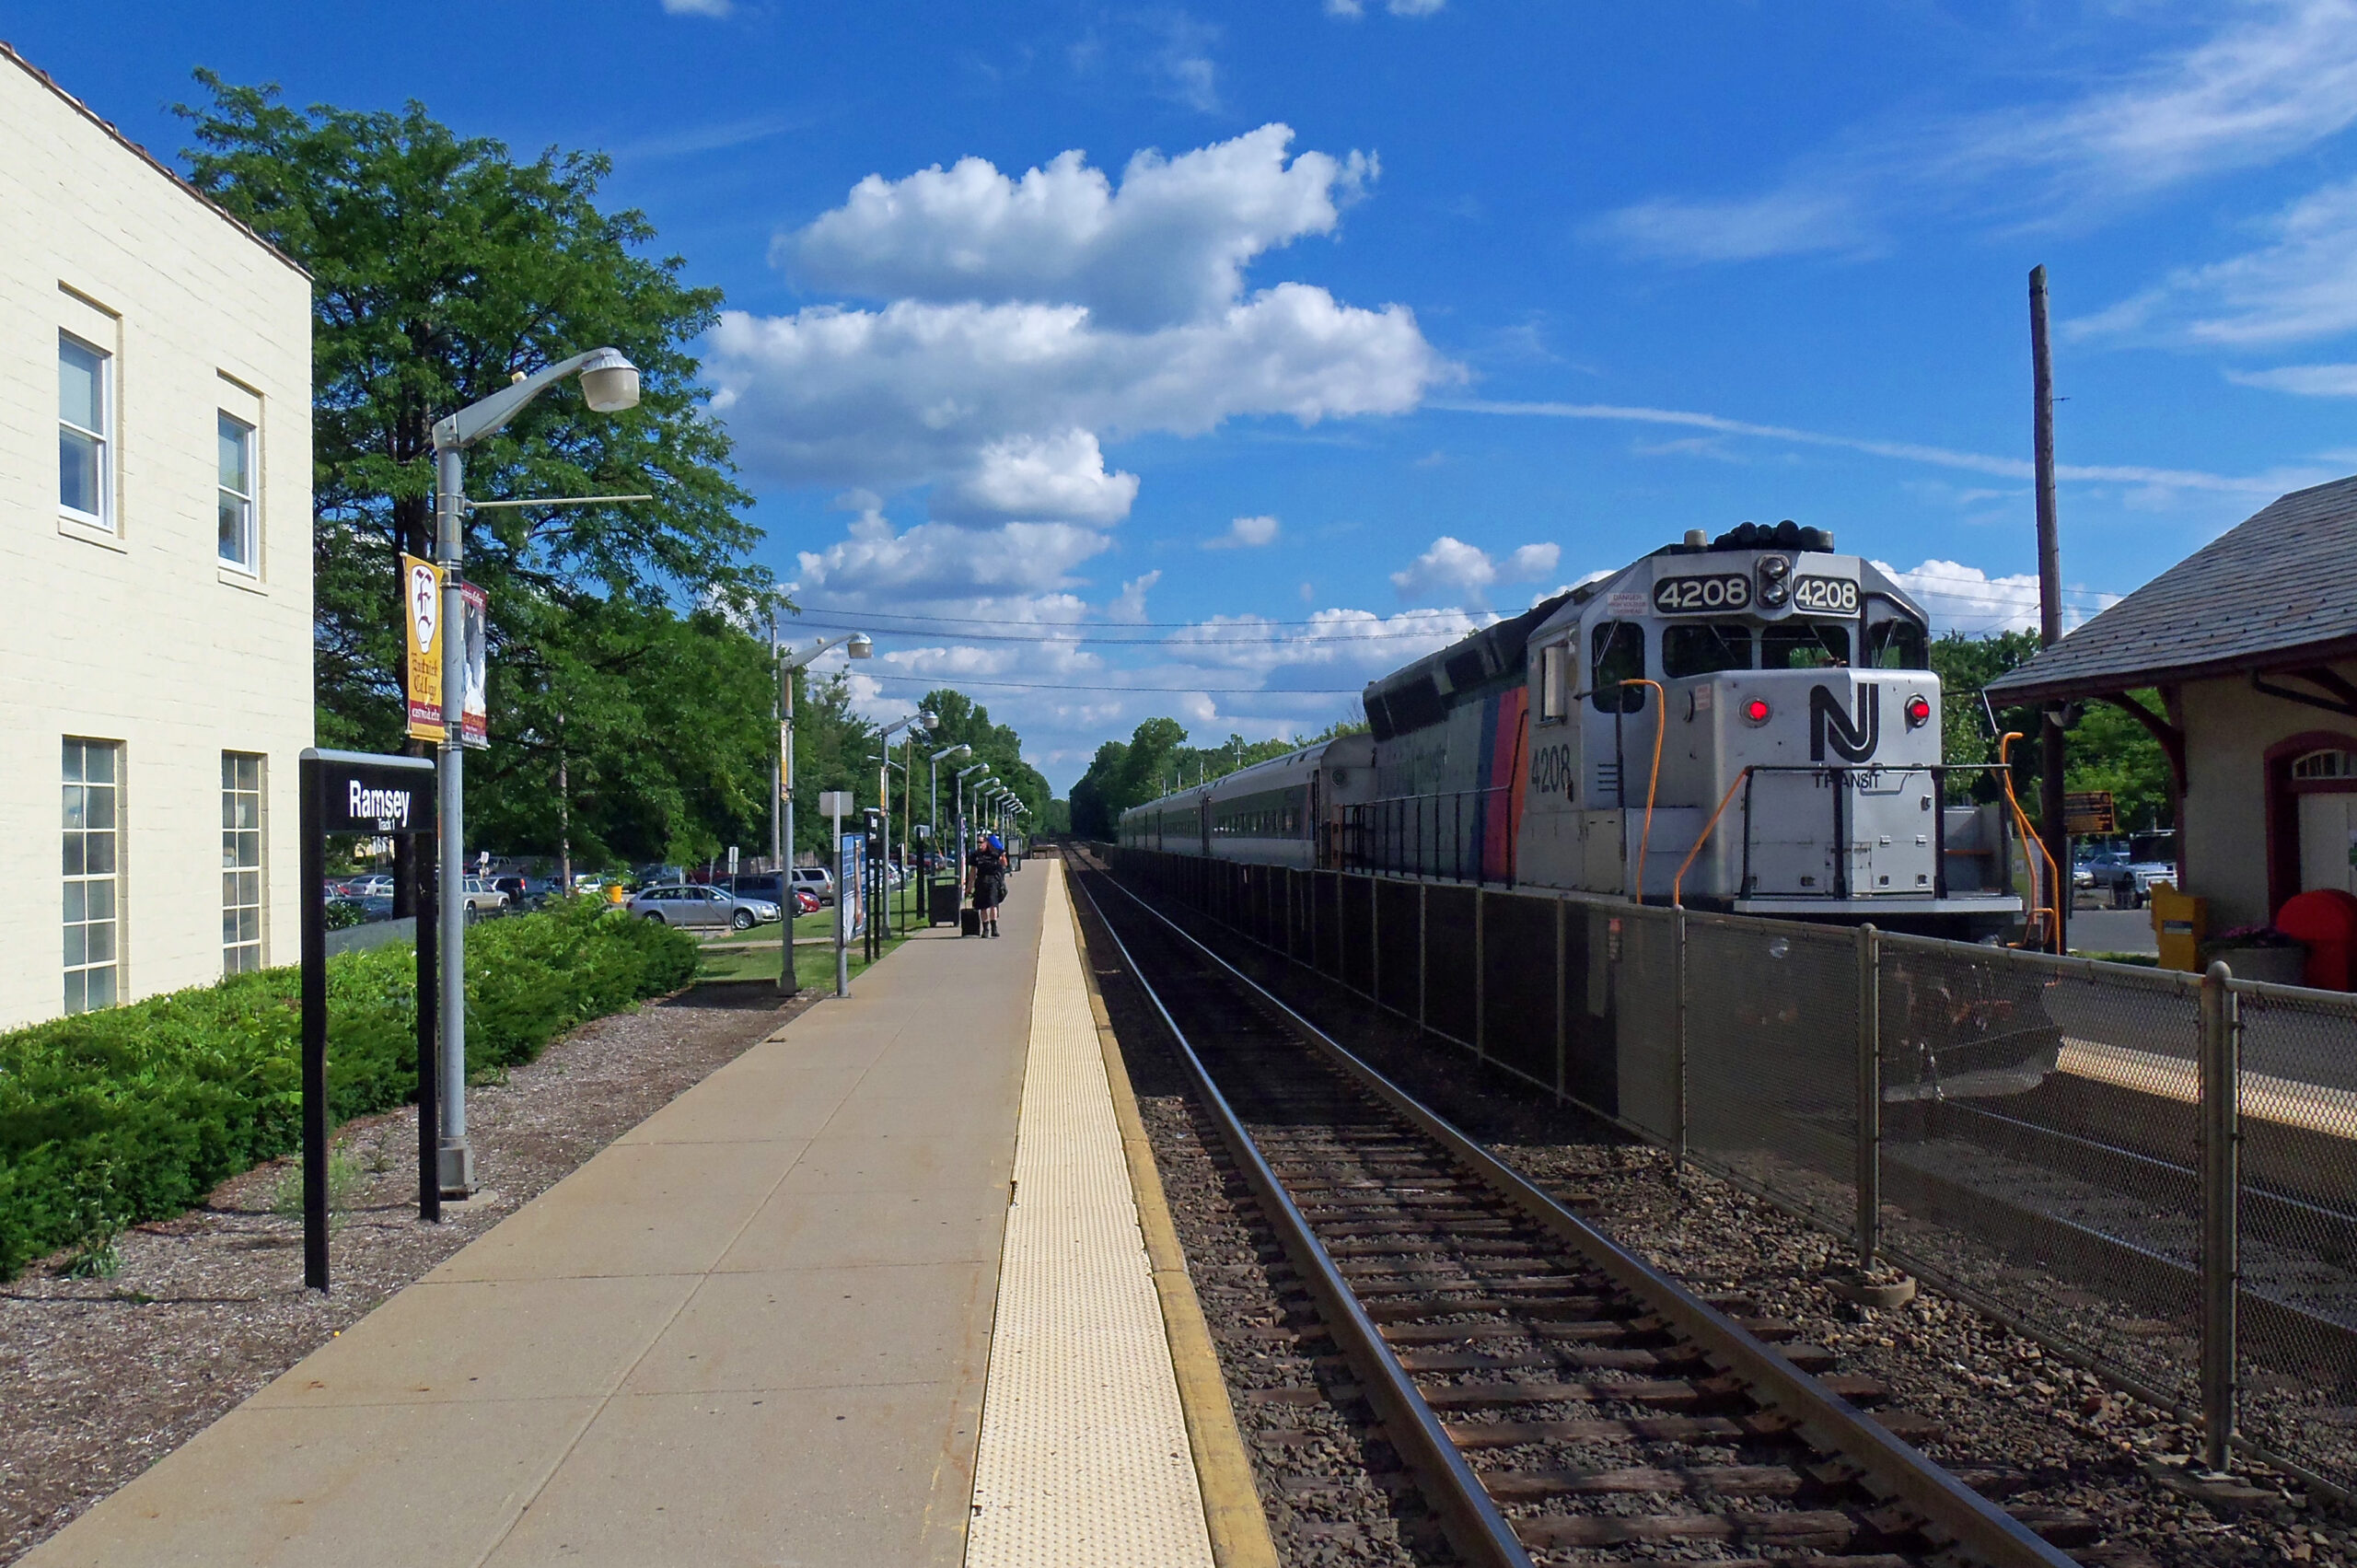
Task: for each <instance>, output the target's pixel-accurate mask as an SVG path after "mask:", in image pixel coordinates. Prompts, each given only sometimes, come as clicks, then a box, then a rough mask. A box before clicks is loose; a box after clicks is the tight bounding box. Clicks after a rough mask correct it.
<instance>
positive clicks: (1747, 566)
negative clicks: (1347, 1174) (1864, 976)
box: [1120, 522, 2022, 938]
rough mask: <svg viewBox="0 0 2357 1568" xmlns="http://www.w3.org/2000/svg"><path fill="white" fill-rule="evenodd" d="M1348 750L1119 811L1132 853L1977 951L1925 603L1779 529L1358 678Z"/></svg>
mask: <svg viewBox="0 0 2357 1568" xmlns="http://www.w3.org/2000/svg"><path fill="white" fill-rule="evenodd" d="M1364 700H1365V706H1366V716H1367V720H1368V724H1369V726H1370V731H1369V733H1367V734H1365V735H1359V736H1352V737H1347V738H1342V739H1340V740H1336V741H1332V742H1329V743H1323V744H1320V745H1318V746H1313V747H1307V748H1305V749H1301V750H1299V751H1295V752H1293V753H1291V754H1289V755H1287V756H1284V757H1281V758H1278V759H1276V760H1274V761H1269V762H1263V763H1260V764H1258V765H1257V766H1254V767H1250V768H1246V769H1242V770H1240V771H1238V772H1234V773H1230V774H1228V775H1227V776H1226V777H1225V778H1222V779H1218V780H1215V781H1213V782H1212V783H1210V784H1205V785H1201V786H1198V787H1197V788H1194V789H1190V790H1181V791H1179V792H1177V793H1174V794H1172V795H1168V796H1163V797H1162V798H1161V799H1159V800H1155V801H1149V802H1147V803H1146V804H1144V805H1143V806H1139V807H1133V808H1132V809H1131V810H1130V811H1127V812H1125V813H1123V815H1122V819H1121V827H1120V837H1121V842H1123V843H1125V844H1130V845H1133V846H1136V847H1142V848H1149V849H1160V850H1165V851H1168V852H1171V853H1176V854H1197V855H1205V856H1209V857H1212V858H1215V859H1225V860H1240V861H1248V862H1252V863H1255V864H1263V865H1289V866H1296V867H1303V866H1321V867H1328V868H1334V869H1346V870H1348V869H1355V870H1365V871H1376V872H1387V873H1392V874H1396V875H1401V876H1409V877H1438V878H1448V879H1455V880H1465V881H1481V882H1494V883H1502V884H1505V885H1509V886H1523V887H1534V886H1535V887H1541V888H1560V889H1567V890H1572V891H1581V892H1589V893H1599V894H1608V895H1619V896H1622V897H1628V896H1631V895H1636V896H1640V897H1642V898H1643V899H1644V900H1647V901H1655V902H1666V901H1668V900H1670V898H1671V897H1672V895H1673V893H1675V895H1676V896H1677V897H1678V900H1680V901H1682V902H1683V903H1685V904H1687V905H1688V906H1689V907H1698V908H1711V909H1719V910H1728V911H1733V912H1737V913H1750V914H1769V915H1794V916H1804V917H1809V918H1815V919H1821V920H1834V921H1863V920H1872V921H1874V922H1875V923H1877V924H1880V925H1882V926H1884V927H1886V928H1888V929H1895V930H1911V931H1918V932H1922V933H1925V934H1928V935H1952V936H1962V937H1967V938H1972V937H1978V936H1980V935H1986V934H1989V933H1991V932H1993V931H1996V930H1998V929H2001V928H2003V927H2004V926H2005V925H2008V924H2010V923H2015V922H2017V921H2019V919H2020V918H2021V914H2022V905H2021V900H2020V899H2019V898H2018V897H2016V896H2015V895H2014V893H2013V892H2012V891H2011V890H2010V886H2009V884H2010V881H2011V877H2010V874H2009V871H2008V868H2007V855H2008V854H2009V845H2008V835H2007V833H2006V831H2005V817H2004V814H2003V808H2002V807H1998V806H1994V805H1982V806H1972V805H1951V804H1949V796H1950V795H1951V794H1953V793H1955V792H1953V791H1952V790H1951V789H1950V788H1949V787H1948V783H1949V781H1948V775H1949V773H1950V772H1952V770H1950V769H1948V768H1946V767H1945V766H1944V765H1943V763H1942V761H1941V757H1942V752H1941V718H1942V714H1941V691H1940V681H1939V678H1938V677H1937V676H1936V675H1934V674H1933V672H1932V670H1931V668H1930V662H1929V658H1928V622H1927V618H1926V617H1925V615H1924V613H1923V610H1922V608H1921V607H1920V606H1919V605H1917V604H1916V603H1915V601H1914V600H1913V599H1912V598H1910V597H1909V596H1908V595H1907V593H1906V592H1905V591H1904V590H1903V589H1901V588H1900V587H1899V586H1898V584H1897V583H1895V582H1894V581H1892V580H1891V579H1890V577H1889V576H1888V575H1887V574H1885V573H1883V572H1882V571H1880V570H1878V569H1877V568H1876V567H1875V565H1874V564H1873V563H1871V562H1868V561H1864V560H1863V559H1861V558H1860V557H1858V556H1855V555H1843V554H1840V553H1838V552H1836V551H1835V549H1834V543H1833V539H1832V537H1831V536H1830V535H1829V534H1826V533H1824V532H1822V531H1820V530H1818V529H1815V528H1798V527H1796V526H1795V525H1794V524H1792V523H1790V522H1785V523H1781V524H1778V525H1776V526H1775V527H1774V528H1759V527H1756V526H1754V525H1752V524H1749V523H1747V524H1744V525H1743V526H1742V527H1741V528H1736V529H1734V530H1732V531H1730V532H1727V533H1724V534H1721V535H1720V536H1719V537H1718V538H1716V539H1710V540H1706V539H1705V538H1704V536H1703V535H1702V533H1701V531H1699V530H1697V531H1694V532H1690V533H1689V534H1688V535H1687V536H1686V538H1685V540H1684V541H1683V542H1681V543H1678V544H1673V545H1668V546H1666V547H1665V548H1663V549H1661V550H1658V551H1655V552H1654V553H1653V554H1651V555H1648V556H1646V557H1645V558H1643V560H1640V561H1637V562H1635V563H1631V565H1629V566H1626V567H1624V568H1622V569H1621V570H1620V572H1617V573H1615V574H1613V575H1611V576H1609V577H1607V578H1604V579H1602V580H1600V581H1598V582H1596V583H1591V584H1585V585H1583V586H1582V587H1577V588H1574V589H1573V590H1571V591H1570V592H1568V593H1565V594H1562V595H1558V596H1556V597H1554V598H1550V599H1547V600H1545V601H1543V602H1541V603H1539V604H1538V605H1536V606H1534V607H1532V608H1531V609H1530V610H1527V611H1525V612H1524V613H1523V614H1520V615H1517V616H1515V617H1512V618H1510V619H1508V620H1504V621H1499V622H1498V623H1496V624H1495V625H1492V626H1490V627H1487V628H1485V629H1483V630H1482V631H1480V632H1477V633H1473V634H1472V635H1470V636H1469V637H1467V638H1465V639H1463V640H1462V641H1460V642H1458V643H1457V644H1454V645H1451V646H1449V647H1446V648H1444V649H1442V650H1440V651H1439V652H1437V653H1434V654H1432V655H1430V656H1427V657H1424V658H1422V659H1419V660H1417V661H1416V662H1415V663H1413V664H1411V665H1408V666H1407V667H1405V668H1401V669H1399V670H1397V671H1395V672H1393V673H1392V674H1390V675H1387V676H1385V677H1383V678H1382V679H1378V680H1376V681H1374V682H1372V683H1371V684H1369V685H1368V687H1367V688H1366V691H1365V694H1364Z"/></svg>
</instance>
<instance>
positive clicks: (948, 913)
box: [925, 882, 961, 925]
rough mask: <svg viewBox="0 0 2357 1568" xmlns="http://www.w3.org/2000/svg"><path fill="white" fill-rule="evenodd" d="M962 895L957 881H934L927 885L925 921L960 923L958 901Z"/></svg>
mask: <svg viewBox="0 0 2357 1568" xmlns="http://www.w3.org/2000/svg"><path fill="white" fill-rule="evenodd" d="M960 897H961V894H960V892H959V889H958V884H957V883H955V882H933V883H928V884H927V885H926V892H925V898H926V900H928V901H927V903H926V905H925V923H926V924H927V925H955V924H957V923H958V900H959V898H960Z"/></svg>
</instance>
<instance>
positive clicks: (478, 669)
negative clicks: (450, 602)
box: [459, 583, 491, 749]
mask: <svg viewBox="0 0 2357 1568" xmlns="http://www.w3.org/2000/svg"><path fill="white" fill-rule="evenodd" d="M459 598H461V599H462V600H464V601H465V604H466V607H467V615H466V639H467V641H466V656H467V689H466V691H465V693H464V696H463V699H462V700H461V702H460V703H459V744H461V745H464V746H471V747H475V748H476V749H482V748H486V747H488V746H490V744H491V697H490V688H489V686H488V685H487V682H488V680H489V679H490V668H491V595H489V594H488V593H486V592H484V591H483V590H482V589H481V588H479V587H475V586H474V585H473V584H472V583H460V584H459Z"/></svg>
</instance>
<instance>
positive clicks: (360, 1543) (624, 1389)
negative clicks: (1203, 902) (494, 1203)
mask: <svg viewBox="0 0 2357 1568" xmlns="http://www.w3.org/2000/svg"><path fill="white" fill-rule="evenodd" d="M1060 874H1061V873H1060V871H1059V870H1058V869H1057V868H1056V867H1055V866H1054V865H1053V863H1051V862H1045V861H1040V862H1034V863H1033V864H1032V865H1030V866H1028V867H1026V869H1025V870H1024V872H1023V873H1022V874H1021V875H1019V876H1017V877H1014V878H1013V879H1012V882H1011V887H1010V894H1009V900H1008V902H1007V905H1006V908H1005V910H1004V913H1003V915H1002V925H1003V928H1004V931H1005V933H1006V935H1005V936H1004V937H1002V938H1001V939H999V940H997V941H977V940H973V939H965V940H960V939H958V937H957V936H956V935H955V934H954V933H953V932H952V931H949V930H947V929H944V930H942V931H939V932H937V933H934V934H929V935H920V936H918V937H916V938H915V939H914V940H912V941H911V943H910V944H909V945H908V946H906V947H903V948H901V949H900V951H898V952H896V953H895V954H894V955H893V956H892V957H891V958H888V959H887V960H886V961H885V962H883V963H881V964H879V965H877V967H875V968H874V969H872V970H868V971H867V972H866V973H865V974H864V975H862V976H861V977H860V979H859V980H858V981H856V982H855V983H854V987H853V995H852V996H851V998H850V999H849V1000H847V1001H842V1002H836V1001H828V1002H825V1003H823V1004H821V1005H819V1006H818V1007H816V1008H813V1009H812V1010H811V1011H809V1012H808V1013H807V1014H805V1015H804V1016H801V1017H800V1018H798V1019H796V1020H795V1022H794V1023H792V1024H791V1025H789V1026H787V1027H786V1028H784V1029H783V1030H781V1031H780V1032H779V1033H778V1034H777V1035H775V1036H772V1038H771V1039H770V1040H766V1041H764V1042H763V1043H762V1044H761V1045H759V1046H756V1047H755V1048H754V1049H753V1050H751V1051H748V1052H747V1053H746V1054H745V1055H744V1056H742V1057H740V1058H738V1059H737V1061H736V1062H734V1063H730V1064H729V1065H728V1066H726V1067H724V1068H722V1069H721V1070H720V1071H718V1072H716V1073H714V1074H713V1075H712V1076H711V1077H709V1078H707V1079H706V1080H705V1081H704V1082H703V1083H702V1084H701V1085H699V1086H696V1087H695V1088H693V1089H691V1090H690V1091H689V1092H688V1093H687V1094H685V1095H682V1096H681V1097H680V1098H678V1099H677V1100H675V1101H673V1102H672V1103H671V1104H670V1105H669V1106H668V1107H666V1108H665V1109H662V1110H660V1111H658V1112H656V1114H655V1115H654V1116H652V1117H650V1118H648V1119H647V1120H646V1121H644V1122H643V1123H642V1124H640V1125H639V1126H638V1127H637V1128H635V1129H633V1131H632V1132H629V1133H628V1134H626V1135H625V1136H624V1137H623V1138H621V1140H620V1141H618V1142H617V1143H615V1144H613V1145H611V1146H610V1147H609V1148H607V1149H606V1150H604V1151H603V1152H601V1153H600V1154H598V1156H596V1157H595V1158H593V1159H591V1160H590V1161H589V1162H588V1163H587V1164H586V1165H584V1166H583V1167H581V1168H580V1169H579V1170H577V1171H575V1173H574V1174H573V1175H571V1176H570V1177H568V1178H566V1179H564V1180H563V1182H561V1183H559V1184H558V1185H557V1186H555V1187H553V1188H552V1189H551V1190H550V1191H547V1192H546V1193H544V1194H542V1195H541V1196H540V1198H539V1199H537V1200H535V1201H534V1202H532V1203H530V1204H528V1206H526V1207H525V1208H524V1209H523V1210H521V1211H519V1212H518V1213H517V1214H514V1215H513V1216H511V1217H510V1218H509V1219H507V1220H506V1221H505V1223H503V1224H502V1225H499V1226H498V1227H497V1228H495V1229H493V1231H491V1232H490V1233H489V1234H488V1235H486V1236H484V1237H482V1238H481V1239H480V1240H478V1241H476V1242H475V1243H474V1244H473V1245H471V1246H470V1247H468V1248H467V1249H464V1250H463V1251H460V1252H459V1253H458V1254H456V1255H455V1256H453V1257H452V1258H450V1259H449V1260H447V1262H445V1263H444V1264H443V1265H442V1266H441V1267H440V1268H438V1269H436V1270H435V1272H433V1273H431V1274H429V1275H427V1276H426V1278H425V1279H424V1280H423V1281H421V1282H419V1283H417V1284H415V1285H412V1286H411V1287H410V1288H409V1289H408V1290H405V1291H403V1292H401V1294H400V1295H397V1296H395V1297H394V1298H393V1299H392V1300H390V1301H389V1302H387V1303H386V1304H385V1305H384V1306H383V1307H379V1308H378V1309H377V1311H375V1312H374V1313H372V1314H370V1315H369V1316H368V1317H367V1318H364V1319H363V1320H362V1321H361V1322H360V1323H358V1324H357V1325H355V1326H354V1328H352V1329H351V1330H347V1331H346V1332H345V1333H344V1334H343V1337H342V1338H341V1339H339V1340H336V1341H335V1342H332V1343H331V1344H329V1345H327V1346H325V1347H323V1348H321V1349H320V1350H319V1351H318V1352H317V1353H314V1354H312V1355H310V1356H308V1357H307V1358H306V1359H305V1360H304V1361H302V1362H301V1363H300V1364H299V1365H296V1366H295V1367H294V1368H293V1369H292V1370H291V1371H289V1372H288V1373H286V1375H285V1376H282V1377H280V1378H279V1379H278V1380H277V1381H276V1382H274V1383H273V1384H271V1385H270V1386H269V1387H268V1388H264V1389H263V1390H261V1392H260V1393H258V1394H256V1395H255V1396H254V1397H253V1398H252V1399H250V1400H247V1401H246V1403H244V1404H243V1405H241V1406H239V1407H238V1409H237V1410H235V1411H231V1412H230V1413H229V1414H228V1415H226V1416H225V1417H224V1418H223V1419H222V1420H220V1421H219V1422H217V1423H215V1424H214V1425H213V1426H212V1427H210V1428H208V1429H207V1430H205V1431H204V1432H203V1433H202V1434H199V1435H198V1436H197V1437H196V1438H195V1439H193V1440H192V1442H190V1443H189V1444H188V1445H186V1446H184V1447H182V1448H181V1449H180V1450H179V1451H178V1452H176V1453H174V1454H172V1455H170V1456H168V1458H165V1459H163V1460H162V1461H161V1462H159V1463H158V1464H157V1466H156V1467H155V1468H154V1469H151V1470H149V1471H148V1472H147V1473H146V1474H145V1475H143V1476H141V1477H140V1478H139V1479H137V1480H136V1481H132V1482H130V1483H129V1484H128V1485H126V1486H124V1487H123V1488H122V1490H121V1491H119V1492H117V1493H114V1495H112V1496H111V1497H110V1498H108V1499H107V1500H106V1501H105V1502H103V1503H101V1504H99V1505H98V1506H97V1507H95V1508H93V1509H92V1510H90V1512H89V1513H87V1515H85V1516H82V1517H81V1518H79V1519H77V1520H76V1521H75V1522H74V1523H73V1524H72V1525H70V1526H69V1527H66V1528H65V1529H64V1530H63V1531H61V1532H60V1533H59V1534H58V1535H57V1536H55V1537H53V1538H52V1539H50V1540H49V1541H47V1542H46V1543H44V1544H43V1545H42V1546H41V1547H40V1548H38V1549H36V1550H35V1551H33V1552H32V1553H31V1554H30V1555H29V1556H28V1557H27V1558H25V1559H24V1560H23V1561H24V1562H27V1563H29V1564H33V1565H38V1568H64V1565H67V1564H75V1565H82V1564H89V1565H99V1564H103V1565H106V1568H132V1565H139V1564H150V1563H158V1564H160V1563H170V1564H191V1565H203V1568H210V1565H213V1564H221V1565H225V1568H226V1565H227V1564H239V1565H261V1564H273V1565H274V1564H289V1565H292V1564H297V1563H300V1564H304V1565H307V1568H308V1565H310V1564H317V1563H334V1564H337V1565H338V1568H366V1565H372V1564H401V1565H404V1568H443V1565H450V1568H459V1565H465V1568H475V1565H479V1564H491V1565H495V1568H521V1565H525V1564H542V1563H555V1562H564V1563H567V1564H587V1565H603V1564H612V1565H614V1568H648V1565H650V1564H666V1563H680V1564H685V1563H695V1564H699V1565H702V1564H714V1565H724V1568H725V1565H736V1564H743V1565H747V1568H751V1565H754V1564H760V1565H762V1568H775V1565H780V1564H801V1563H811V1564H821V1563H823V1564H846V1563H847V1564H886V1563H890V1564H901V1563H929V1564H954V1563H957V1562H960V1560H961V1558H962V1557H963V1555H964V1552H965V1550H966V1534H967V1521H968V1518H969V1514H970V1507H971V1504H972V1500H973V1495H974V1467H975V1455H976V1444H977V1437H978V1426H979V1420H980V1416H981V1409H982V1402H983V1391H984V1382H985V1376H986V1373H987V1370H988V1366H989V1361H990V1354H991V1335H992V1325H993V1308H994V1303H995V1296H996V1292H997V1286H998V1281H999V1276H1000V1251H1001V1241H1002V1237H1003V1236H1004V1231H1005V1227H1006V1220H1007V1204H1008V1197H1009V1185H1010V1181H1011V1179H1012V1178H1013V1175H1014V1166H1015V1157H1016V1120H1017V1113H1018V1107H1019V1100H1020V1094H1021V1089H1022V1085H1023V1077H1024V1070H1025V1063H1026V1058H1027V1051H1028V1048H1029V1041H1030V1035H1031V1012H1032V1003H1033V997H1034V993H1035V989H1036V981H1037V979H1038V974H1037V970H1038V960H1039V948H1040V935H1041V914H1042V906H1043V903H1044V902H1045V901H1046V900H1047V899H1048V896H1049V890H1050V889H1049V884H1050V883H1051V879H1052V877H1055V876H1058V875H1060ZM1056 918H1057V921H1058V924H1057V925H1056V926H1055V927H1054V928H1053V930H1054V931H1055V933H1056V935H1058V936H1059V937H1060V938H1061V940H1062V942H1063V943H1064V944H1065V945H1066V947H1069V944H1070V926H1069V923H1068V922H1067V921H1065V920H1064V917H1063V916H1062V913H1061V907H1060V912H1059V913H1058V915H1057V917H1056ZM491 1174H492V1177H493V1179H496V1173H495V1172H493V1173H491Z"/></svg>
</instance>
